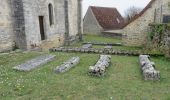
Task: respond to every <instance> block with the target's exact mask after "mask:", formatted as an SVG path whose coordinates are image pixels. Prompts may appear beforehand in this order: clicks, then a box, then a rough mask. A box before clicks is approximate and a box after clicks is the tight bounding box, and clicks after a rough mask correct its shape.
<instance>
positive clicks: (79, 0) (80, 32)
mask: <svg viewBox="0 0 170 100" xmlns="http://www.w3.org/2000/svg"><path fill="white" fill-rule="evenodd" d="M82 1H83V0H78V37H79V41H82V40H83V39H82V34H83V23H82Z"/></svg>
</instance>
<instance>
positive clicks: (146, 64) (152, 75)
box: [139, 55, 160, 80]
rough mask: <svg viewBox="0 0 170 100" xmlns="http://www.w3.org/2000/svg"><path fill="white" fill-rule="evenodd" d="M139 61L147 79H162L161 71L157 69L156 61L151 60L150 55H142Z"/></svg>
mask: <svg viewBox="0 0 170 100" xmlns="http://www.w3.org/2000/svg"><path fill="white" fill-rule="evenodd" d="M139 61H140V65H141V70H142V72H143V76H144V79H145V80H160V72H159V71H156V70H155V63H154V62H151V61H150V60H149V56H148V55H140V56H139Z"/></svg>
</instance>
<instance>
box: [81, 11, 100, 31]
mask: <svg viewBox="0 0 170 100" xmlns="http://www.w3.org/2000/svg"><path fill="white" fill-rule="evenodd" d="M101 30H102V27H101V26H100V25H99V24H98V22H97V20H96V18H95V16H94V14H93V12H92V10H91V9H90V8H89V9H88V11H87V13H86V15H85V17H84V21H83V32H84V34H98V33H100V32H101Z"/></svg>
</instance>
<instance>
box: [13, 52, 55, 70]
mask: <svg viewBox="0 0 170 100" xmlns="http://www.w3.org/2000/svg"><path fill="white" fill-rule="evenodd" d="M54 58H55V55H41V56H39V57H37V58H34V59H32V60H29V61H26V62H25V63H23V64H20V65H18V66H15V67H14V68H13V69H15V70H18V71H25V72H28V71H31V70H33V69H35V68H37V67H39V66H41V65H44V64H46V63H48V62H50V61H52V60H54Z"/></svg>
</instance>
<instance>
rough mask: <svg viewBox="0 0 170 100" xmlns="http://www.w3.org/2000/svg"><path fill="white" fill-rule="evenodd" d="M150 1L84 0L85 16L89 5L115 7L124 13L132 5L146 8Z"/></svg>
mask: <svg viewBox="0 0 170 100" xmlns="http://www.w3.org/2000/svg"><path fill="white" fill-rule="evenodd" d="M149 2H150V0H83V16H84V15H85V13H86V11H87V9H88V7H89V6H103V7H115V8H117V9H118V10H119V12H120V13H121V14H122V15H124V11H125V10H126V9H127V8H129V7H131V6H136V7H140V8H144V7H145V6H146V5H147V4H148V3H149Z"/></svg>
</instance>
